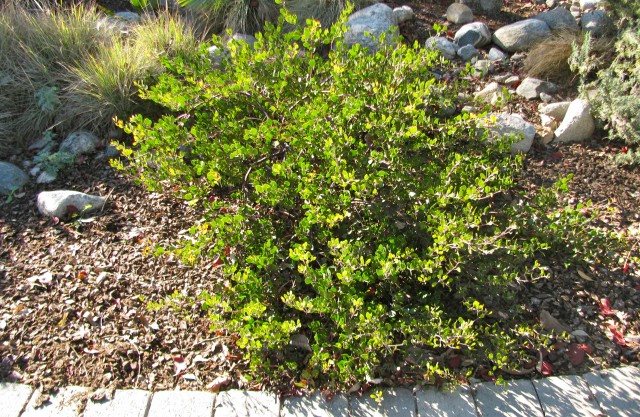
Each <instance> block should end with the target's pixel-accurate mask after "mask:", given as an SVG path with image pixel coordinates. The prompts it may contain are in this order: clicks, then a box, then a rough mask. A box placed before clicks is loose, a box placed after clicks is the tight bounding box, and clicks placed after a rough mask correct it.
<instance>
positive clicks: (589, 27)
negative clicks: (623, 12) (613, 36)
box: [580, 9, 614, 37]
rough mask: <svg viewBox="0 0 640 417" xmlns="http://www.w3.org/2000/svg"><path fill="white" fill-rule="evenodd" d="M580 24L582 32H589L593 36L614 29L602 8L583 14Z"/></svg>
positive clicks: (601, 34)
mask: <svg viewBox="0 0 640 417" xmlns="http://www.w3.org/2000/svg"><path fill="white" fill-rule="evenodd" d="M580 26H581V27H582V31H583V32H589V33H590V34H591V35H592V36H595V37H601V36H603V35H606V34H607V33H609V32H611V31H613V30H614V24H613V20H611V18H610V17H609V15H607V13H606V12H605V11H604V10H602V9H598V10H594V11H591V12H586V13H585V14H583V15H582V17H581V18H580Z"/></svg>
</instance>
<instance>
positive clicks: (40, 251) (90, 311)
mask: <svg viewBox="0 0 640 417" xmlns="http://www.w3.org/2000/svg"><path fill="white" fill-rule="evenodd" d="M99 3H101V4H103V5H105V6H107V7H116V6H117V10H120V8H119V7H120V6H123V7H124V6H126V3H127V2H122V1H119V2H118V1H106V0H105V1H100V2H99ZM507 3H508V6H507V10H506V11H505V12H503V13H501V14H500V15H498V16H493V17H487V19H488V20H489V22H490V25H491V26H492V27H493V28H494V29H495V28H496V27H498V26H500V25H504V24H507V23H510V22H512V21H515V20H518V19H521V18H523V17H526V16H529V15H531V14H534V13H538V12H539V11H541V9H542V7H541V6H539V5H537V4H531V3H529V2H524V1H517V2H507ZM403 4H404V3H403ZM408 4H409V5H410V6H412V7H413V9H414V10H415V11H416V14H417V16H418V20H417V21H416V22H413V23H411V24H407V25H405V26H404V27H403V28H402V31H403V34H404V35H405V37H406V38H408V39H409V40H412V38H415V39H417V40H419V41H420V42H423V41H424V39H425V38H426V37H427V36H429V34H430V33H431V32H430V29H429V28H430V27H432V25H433V23H435V22H439V23H440V24H444V23H445V22H444V21H443V20H442V17H441V16H442V15H443V14H444V11H445V10H446V6H447V5H448V3H445V2H441V1H440V0H435V2H416V1H414V2H410V3H408ZM453 29H455V28H453ZM569 96H570V93H567V98H571V97H569ZM519 105H520V106H521V107H522V108H521V109H522V110H528V111H525V113H531V112H532V110H531V108H532V104H531V103H528V102H522V103H520V104H519ZM600 136H601V132H598V133H597V134H596V135H595V136H594V138H593V139H592V140H590V141H588V142H586V143H584V144H572V145H551V146H545V145H542V144H536V145H535V146H534V147H533V149H532V151H531V152H530V153H529V154H528V155H527V157H526V159H525V163H524V169H523V171H522V173H521V175H520V178H519V187H521V188H522V190H523V191H524V192H525V195H527V194H533V193H535V192H536V191H537V190H538V189H539V188H540V187H542V186H549V185H551V184H553V182H554V181H556V180H557V179H558V178H560V177H564V176H567V175H573V180H572V181H571V187H570V191H569V192H568V193H567V194H566V195H565V196H564V199H565V201H566V203H567V204H577V203H586V202H587V201H592V203H593V205H592V207H591V208H589V209H585V215H587V216H593V217H594V220H596V221H597V222H598V224H599V225H600V226H602V227H603V228H606V229H608V230H610V231H616V232H619V233H623V234H625V235H626V236H628V237H629V238H630V240H631V241H632V242H635V245H636V246H635V248H634V250H635V251H636V252H637V249H638V248H637V244H638V240H640V214H639V212H638V208H639V207H640V170H639V169H638V168H637V167H636V168H627V167H618V166H616V165H615V164H613V162H612V158H613V157H615V155H617V154H618V153H620V152H625V148H624V147H623V146H621V145H618V144H615V143H611V142H607V141H605V140H603V139H602V138H601V137H600ZM104 145H106V141H105V144H104ZM53 189H73V190H77V191H82V192H86V193H89V194H97V195H101V196H107V203H106V205H105V207H104V209H103V210H102V211H100V212H98V213H95V214H93V215H89V216H83V217H81V218H76V219H72V220H69V221H60V220H59V219H51V218H45V217H43V216H42V215H40V214H39V213H38V211H37V209H36V205H35V197H36V195H37V193H38V192H40V191H43V190H53ZM166 191H167V193H150V192H148V191H146V190H145V189H143V188H141V187H140V186H138V185H136V184H135V183H133V182H132V181H131V179H129V178H126V177H124V176H123V175H122V174H121V173H119V172H117V171H115V170H114V169H112V168H111V167H110V166H109V164H108V162H107V161H94V160H92V159H83V160H79V161H77V164H76V165H75V166H74V167H72V168H71V169H70V170H69V171H68V172H66V173H65V174H64V175H62V176H61V179H59V180H57V181H56V182H54V183H53V184H50V185H46V186H44V185H36V184H32V185H29V186H28V187H26V188H25V189H24V190H22V191H21V192H20V193H18V194H15V195H14V196H12V198H11V199H8V200H7V201H3V202H0V213H2V214H0V359H1V361H0V379H6V380H19V381H22V382H25V383H29V384H35V385H39V386H41V387H43V388H44V390H45V392H49V391H50V390H55V388H56V387H59V386H65V385H70V384H72V385H82V386H89V387H94V388H106V389H107V390H110V389H115V388H141V389H152V390H160V389H174V388H178V387H179V388H181V389H190V390H211V391H216V390H219V389H224V388H229V387H240V388H246V389H260V388H267V387H270V388H274V387H275V388H277V389H279V390H280V392H281V393H284V394H292V393H296V391H297V390H299V388H298V387H294V385H293V382H294V381H295V379H296V376H295V375H292V378H291V380H290V381H267V380H264V381H255V380H249V379H248V378H247V377H246V376H245V374H244V369H245V366H246V362H245V360H244V359H243V357H242V353H241V352H240V351H239V350H238V349H237V347H236V346H235V340H234V338H233V335H229V334H227V333H226V332H225V331H224V330H223V329H216V328H211V326H210V322H209V320H208V318H207V315H206V313H205V312H203V311H202V309H201V308H200V304H199V302H198V299H197V297H198V295H199V294H200V293H201V292H202V291H206V290H211V289H212V288H213V282H215V281H216V280H218V279H220V274H219V269H218V267H217V262H216V260H213V259H212V260H208V261H206V262H204V263H203V264H200V265H198V266H196V267H187V266H185V265H183V264H182V263H181V262H180V261H179V260H178V259H176V258H174V257H171V256H166V255H163V256H159V257H156V256H154V253H153V252H154V247H155V246H156V245H165V246H171V245H174V244H176V243H177V242H178V241H179V239H180V238H181V237H182V236H184V235H185V234H187V233H188V229H189V227H190V226H191V225H192V224H193V223H194V222H195V221H196V220H198V219H199V218H200V216H201V213H199V212H198V210H197V208H194V207H192V206H189V205H188V204H186V203H185V202H182V201H178V200H175V199H173V198H172V197H171V196H170V195H171V194H172V193H171V192H170V191H171V190H166ZM539 227H541V228H545V224H540V225H539ZM632 244H633V243H632ZM585 265H586V264H585ZM590 265H591V266H589V267H587V266H585V267H584V268H582V269H576V268H566V267H565V266H564V263H563V260H562V259H557V262H555V264H554V265H552V266H551V269H550V270H549V273H550V277H549V279H541V280H539V281H535V282H520V283H517V287H516V288H515V290H516V294H517V297H518V303H517V304H519V305H520V306H522V308H523V309H524V311H525V312H526V313H525V315H528V318H529V319H530V320H533V321H536V320H540V319H541V320H542V322H543V324H544V325H545V326H549V325H550V324H549V323H550V321H551V323H553V324H557V323H558V322H559V323H560V325H561V326H563V327H564V328H566V329H568V330H570V331H573V332H575V335H574V338H573V339H572V340H571V341H565V342H559V343H555V344H552V345H550V346H549V347H548V349H547V350H546V351H544V352H540V351H533V352H531V363H529V364H524V365H523V367H522V369H515V370H514V369H511V370H509V371H506V370H505V372H503V373H502V376H504V377H506V378H508V377H521V376H523V375H524V376H526V377H529V376H536V377H540V376H544V375H552V374H553V375H557V374H576V373H581V372H585V371H587V370H592V369H599V368H603V367H610V366H616V365H620V364H638V363H639V357H638V355H639V351H640V349H639V347H640V344H639V342H640V317H639V312H640V266H639V265H635V264H633V263H632V262H630V261H629V253H626V254H620V262H619V265H618V266H617V267H615V268H608V269H607V268H604V267H603V266H601V265H599V264H598V263H597V262H595V263H593V262H592V263H590ZM483 301H484V302H485V303H487V304H488V305H489V306H491V307H492V309H493V311H494V314H495V316H496V318H498V319H500V320H509V317H511V315H510V312H509V311H508V310H507V309H506V307H504V308H503V306H504V305H505V304H504V303H502V300H501V299H500V295H498V294H496V296H495V298H493V299H487V300H483ZM541 314H542V316H541ZM549 317H551V318H552V319H555V320H557V322H556V321H553V320H551V319H550V318H549ZM517 324H518V323H513V325H514V326H515V325H517ZM516 348H523V347H516ZM423 353H427V354H433V355H434V356H435V357H436V358H437V359H438V360H439V361H441V362H442V364H443V365H445V366H449V367H452V368H454V370H456V371H459V372H460V373H461V374H464V373H465V372H467V371H470V372H471V373H472V374H473V375H475V376H477V377H481V378H489V377H488V374H487V372H486V371H487V369H488V367H489V365H490V364H489V363H486V362H482V361H477V360H475V359H473V358H465V357H460V354H459V353H458V352H451V351H447V352H423ZM389 365H391V366H392V367H393V368H396V367H399V368H400V369H401V370H403V371H406V372H400V373H397V374H392V375H389V376H388V377H387V378H386V380H385V381H384V382H385V383H387V384H395V385H402V384H411V383H419V382H421V378H422V375H421V374H420V373H419V372H416V370H415V369H414V368H413V367H412V366H411V364H410V363H408V362H407V361H403V359H402V358H398V359H397V362H396V363H391V364H389ZM431 382H433V381H431Z"/></svg>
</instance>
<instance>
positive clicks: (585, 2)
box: [580, 0, 600, 10]
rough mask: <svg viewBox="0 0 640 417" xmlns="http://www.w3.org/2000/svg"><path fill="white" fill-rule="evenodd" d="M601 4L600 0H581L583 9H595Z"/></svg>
mask: <svg viewBox="0 0 640 417" xmlns="http://www.w3.org/2000/svg"><path fill="white" fill-rule="evenodd" d="M599 5H600V0H580V8H581V9H582V10H588V9H595V8H596V7H598V6H599Z"/></svg>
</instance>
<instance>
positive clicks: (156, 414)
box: [147, 391, 215, 417]
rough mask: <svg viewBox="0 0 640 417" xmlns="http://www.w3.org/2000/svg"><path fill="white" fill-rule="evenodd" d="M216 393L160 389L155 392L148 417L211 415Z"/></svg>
mask: <svg viewBox="0 0 640 417" xmlns="http://www.w3.org/2000/svg"><path fill="white" fill-rule="evenodd" d="M214 401H215V395H214V394H212V393H210V392H202V391H159V392H156V393H154V394H153V397H152V398H151V406H150V407H149V413H148V414H147V415H148V417H211V415H212V414H213V403H214Z"/></svg>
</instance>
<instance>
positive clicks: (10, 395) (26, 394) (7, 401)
mask: <svg viewBox="0 0 640 417" xmlns="http://www.w3.org/2000/svg"><path fill="white" fill-rule="evenodd" d="M32 393H33V389H32V388H31V387H30V386H28V385H23V384H11V383H8V382H0V410H2V416H3V417H18V416H19V415H20V412H21V411H22V409H23V408H24V407H25V405H26V404H27V401H29V398H30V397H31V394H32Z"/></svg>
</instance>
